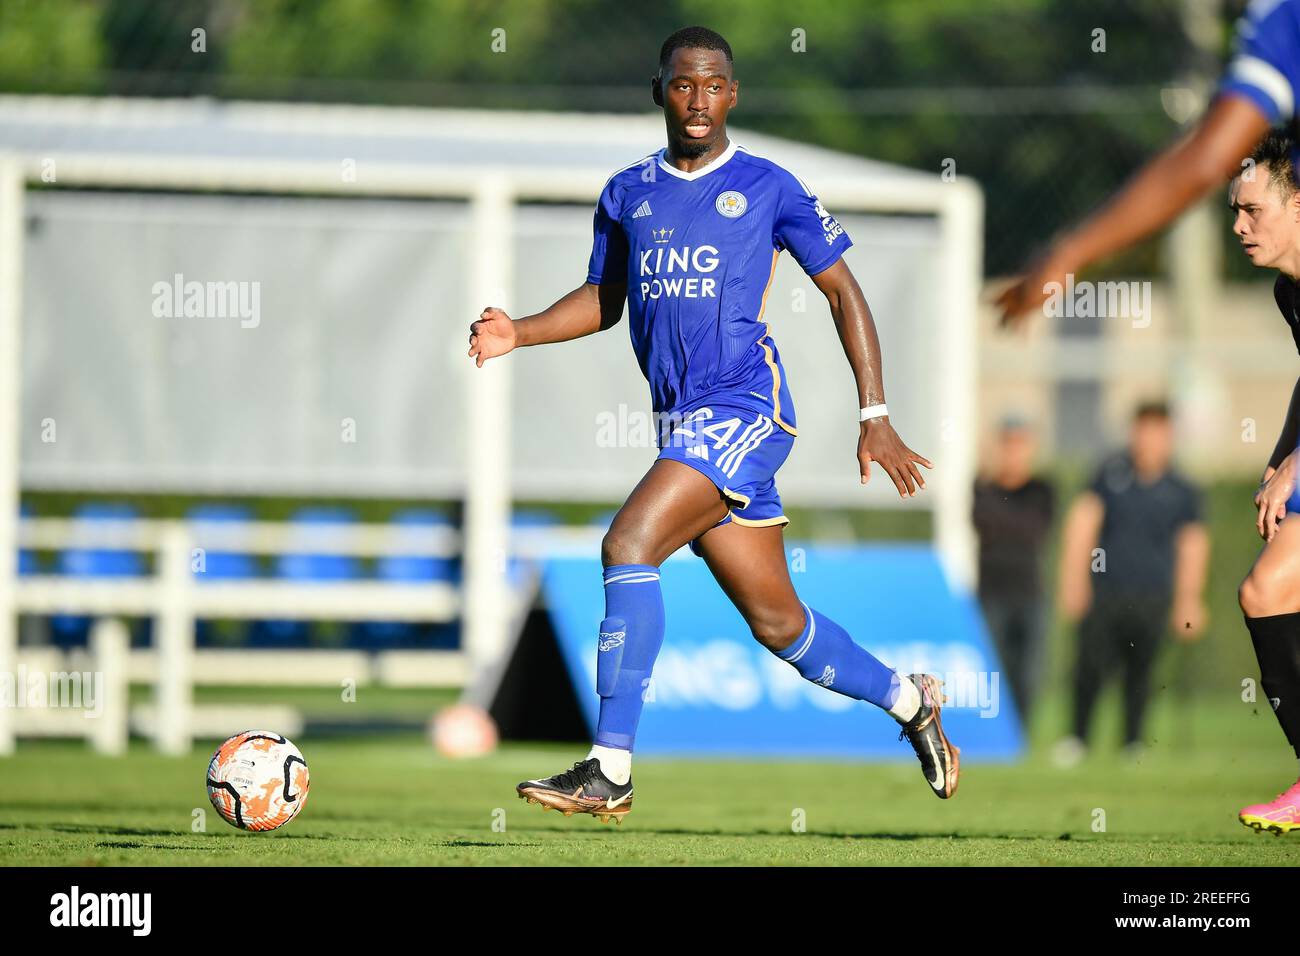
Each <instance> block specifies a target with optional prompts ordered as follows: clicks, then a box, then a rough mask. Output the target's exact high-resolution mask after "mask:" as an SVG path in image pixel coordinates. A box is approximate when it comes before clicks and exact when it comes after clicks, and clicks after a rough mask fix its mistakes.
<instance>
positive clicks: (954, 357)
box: [933, 179, 984, 592]
mask: <svg viewBox="0 0 1300 956" xmlns="http://www.w3.org/2000/svg"><path fill="white" fill-rule="evenodd" d="M944 188H945V189H946V190H947V191H948V192H947V199H946V201H945V202H944V204H943V208H942V211H941V213H940V216H939V223H940V225H939V229H940V235H941V239H940V242H941V245H942V249H943V254H942V260H943V273H944V276H945V279H944V286H943V293H942V295H941V296H940V308H941V309H942V310H943V314H944V319H945V321H944V323H943V329H944V332H943V340H942V343H941V348H940V350H939V368H938V369H936V372H937V373H938V374H937V375H936V380H937V381H938V384H939V388H940V390H941V393H940V403H939V407H940V415H941V418H942V422H941V425H940V431H939V434H940V437H941V439H942V445H941V447H940V448H939V449H937V450H936V452H935V457H936V458H937V459H941V460H936V461H935V469H936V471H941V472H942V478H941V480H940V481H939V482H938V483H937V484H938V489H937V491H938V500H937V501H936V502H935V508H934V517H933V520H934V522H935V528H934V535H935V544H936V547H937V550H938V553H939V557H940V560H941V561H942V562H943V567H944V571H945V572H946V573H947V575H948V580H949V583H950V584H951V585H952V586H953V587H956V588H960V589H962V590H965V591H967V592H969V591H972V590H974V587H975V578H976V544H977V543H976V539H975V529H974V526H973V525H972V523H971V507H972V504H973V501H974V488H973V487H972V485H973V482H974V475H975V465H976V462H975V459H976V449H977V448H978V439H979V436H978V435H977V434H976V429H977V428H978V427H979V415H978V407H977V405H978V395H979V390H978V386H977V381H976V367H977V365H978V362H979V354H978V349H979V334H978V333H979V330H978V328H977V323H978V322H979V295H980V282H981V263H982V262H983V261H984V255H983V249H984V235H983V219H984V198H983V196H982V195H981V193H980V191H979V188H978V187H976V186H975V185H974V184H973V183H972V182H970V181H969V180H966V179H958V180H956V181H954V182H951V183H946V184H945V185H944Z"/></svg>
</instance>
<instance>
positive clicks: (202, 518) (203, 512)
mask: <svg viewBox="0 0 1300 956" xmlns="http://www.w3.org/2000/svg"><path fill="white" fill-rule="evenodd" d="M185 518H186V520H188V521H190V522H191V523H192V524H195V525H199V526H200V528H199V529H198V534H197V540H196V542H195V543H196V545H197V546H199V547H203V548H204V554H203V570H202V571H193V574H194V577H195V579H196V580H197V581H199V582H203V581H237V580H246V579H248V578H255V577H258V574H259V568H258V562H257V556H256V555H253V554H245V553H243V552H239V551H211V550H207V548H206V546H205V545H204V541H203V532H202V527H201V526H202V525H205V524H207V525H212V524H219V523H220V522H223V521H252V520H253V509H252V508H249V507H248V506H247V505H237V504H224V503H223V504H217V503H209V504H201V505H195V506H194V507H193V508H190V509H189V510H188V511H186V512H185ZM250 633H251V627H250V625H249V623H248V622H246V621H211V620H206V619H203V618H200V619H199V620H197V621H195V622H194V638H195V642H196V643H197V644H198V646H199V647H213V646H220V647H229V646H237V645H240V644H246V643H248V640H249V635H250Z"/></svg>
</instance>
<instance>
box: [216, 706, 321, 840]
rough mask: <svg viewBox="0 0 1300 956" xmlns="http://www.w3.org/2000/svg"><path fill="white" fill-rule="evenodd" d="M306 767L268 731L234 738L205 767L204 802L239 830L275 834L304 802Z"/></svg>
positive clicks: (289, 745)
mask: <svg viewBox="0 0 1300 956" xmlns="http://www.w3.org/2000/svg"><path fill="white" fill-rule="evenodd" d="M309 784H310V776H309V774H308V772H307V761H305V760H304V759H303V757H302V753H301V752H299V750H298V748H297V747H295V746H294V745H293V742H292V741H290V740H289V739H288V738H287V737H283V736H281V735H280V734H277V733H272V732H271V731H268V730H246V731H244V732H243V733H242V734H235V736H233V737H231V738H230V739H229V740H227V741H226V742H225V743H223V744H222V745H221V746H220V747H218V748H217V752H216V753H214V754H213V755H212V760H211V762H209V764H208V799H209V800H211V801H212V805H213V806H214V807H215V808H216V810H217V813H219V814H221V817H222V819H224V820H225V821H226V822H227V823H229V824H231V825H232V826H236V827H239V829H241V830H275V829H277V828H279V827H282V826H284V825H285V824H286V823H288V822H289V821H290V820H292V819H293V818H294V817H296V816H297V815H298V814H299V813H300V812H301V811H302V808H303V805H304V804H305V803H306V802H307V790H308V786H309Z"/></svg>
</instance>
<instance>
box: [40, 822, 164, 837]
mask: <svg viewBox="0 0 1300 956" xmlns="http://www.w3.org/2000/svg"><path fill="white" fill-rule="evenodd" d="M22 828H23V829H24V830H53V831H54V832H55V833H93V834H96V835H99V836H121V837H174V836H178V833H177V831H175V830H142V829H140V828H139V827H112V826H104V825H103V824H102V823H25V824H23V826H22Z"/></svg>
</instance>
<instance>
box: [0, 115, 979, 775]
mask: <svg viewBox="0 0 1300 956" xmlns="http://www.w3.org/2000/svg"><path fill="white" fill-rule="evenodd" d="M743 118H744V116H743V112H742V113H740V114H739V119H741V120H742V121H743ZM575 131H578V132H576V133H575ZM731 137H732V139H733V140H734V141H735V142H737V143H739V144H740V145H742V146H745V147H746V148H747V149H749V150H750V151H751V152H753V153H755V154H758V155H760V156H765V157H767V158H769V159H771V160H774V161H775V162H777V163H780V164H781V165H783V166H785V167H787V168H788V169H790V170H791V171H792V172H794V173H795V174H797V175H798V176H799V177H800V178H801V179H803V180H804V181H805V182H806V183H808V185H809V186H810V188H811V189H812V190H813V191H814V192H815V193H816V194H817V195H818V196H819V197H820V198H821V200H822V201H823V203H824V204H825V205H826V207H827V208H828V209H829V211H830V212H831V213H832V214H833V215H835V216H836V217H837V218H838V219H839V220H840V222H841V223H842V224H843V226H844V228H845V229H846V231H847V232H848V233H849V235H850V236H851V238H852V239H853V240H854V243H855V245H854V248H853V249H852V250H851V251H850V253H849V254H848V256H847V257H846V258H847V261H848V262H849V264H850V266H851V267H852V268H853V270H854V273H855V274H856V276H857V278H858V280H859V282H860V283H861V285H862V288H863V290H864V292H865V293H866V296H867V299H868V301H869V302H870V304H871V306H872V310H873V313H874V315H875V318H876V323H877V326H878V327H879V330H880V335H881V343H882V348H883V351H884V371H885V386H886V394H887V398H888V402H889V406H890V410H891V419H892V421H893V423H894V425H895V427H896V428H897V430H898V431H899V433H900V435H901V436H902V437H903V439H904V441H906V442H907V443H908V444H909V445H911V447H913V448H915V449H916V450H917V451H918V452H920V453H921V454H923V455H925V456H927V457H929V458H930V459H932V460H933V461H934V462H935V465H936V468H935V470H934V471H933V472H931V473H928V474H927V475H926V479H927V483H928V485H929V491H928V492H927V493H926V494H925V495H923V496H922V497H921V498H919V499H917V500H914V501H911V502H908V503H906V504H903V505H901V506H903V507H929V508H931V509H932V510H933V513H934V515H933V517H934V522H933V524H934V529H935V546H936V548H937V550H938V552H939V553H940V555H941V556H942V558H943V561H944V565H945V567H946V568H947V570H948V573H949V576H950V578H951V580H952V581H953V583H954V584H955V585H956V586H958V587H963V588H966V587H969V586H970V585H971V584H972V583H973V577H974V570H973V564H974V560H973V559H974V539H973V533H972V530H971V528H970V520H969V514H970V493H971V487H970V486H971V480H972V477H973V474H974V456H975V423H976V414H975V412H976V409H975V394H976V392H975V369H976V354H975V341H976V327H975V322H976V307H977V297H978V294H979V289H980V281H981V260H982V239H981V236H982V197H981V194H980V191H979V189H978V187H976V186H975V185H974V184H973V183H972V182H970V181H969V180H966V179H963V178H961V177H956V178H951V177H943V176H941V175H940V173H939V171H938V170H936V171H935V172H934V173H933V174H930V173H920V172H916V171H913V170H908V169H904V168H900V167H896V166H892V165H888V164H884V163H880V162H874V161H870V160H866V159H861V158H858V157H853V156H848V155H845V154H841V153H836V152H833V151H829V150H825V149H821V148H817V147H812V146H807V145H803V144H800V143H795V142H791V141H788V140H784V139H778V138H774V137H771V136H765V135H759V134H754V133H749V132H746V131H745V130H743V129H741V128H733V129H732V131H731ZM662 144H663V125H662V119H661V117H660V116H659V115H658V114H650V115H645V116H622V115H617V116H615V115H609V116H605V115H600V116H594V115H591V114H576V113H575V114H555V113H509V112H491V111H468V110H464V111H462V110H420V109H389V108H369V107H367V108H361V107H348V106H307V105H287V104H254V103H219V102H212V101H207V100H147V99H85V98H60V97H15V96H0V672H3V671H6V670H12V661H13V657H14V653H15V651H14V648H15V636H14V630H15V623H14V622H15V614H16V611H17V610H20V609H25V610H31V609H32V607H33V602H32V601H31V600H25V599H24V597H23V594H24V592H23V588H25V587H27V585H26V584H24V582H23V580H22V579H20V578H19V577H18V575H17V569H16V563H15V562H16V554H17V550H18V546H19V542H20V539H21V540H23V541H24V542H25V543H26V544H27V546H29V547H30V546H32V541H33V537H32V536H31V535H26V536H24V535H22V534H20V523H19V518H18V500H19V493H20V490H24V489H26V490H57V489H69V490H71V489H75V490H78V491H85V492H96V491H100V492H144V493H150V492H157V493H164V492H171V493H183V494H203V493H211V494H252V495H257V494H266V495H301V496H313V495H328V496H340V495H345V496H355V497H367V496H385V497H402V498H447V499H461V500H463V501H464V502H465V523H464V527H463V528H462V529H461V532H462V533H461V535H460V536H459V537H458V538H457V542H458V544H457V547H459V548H461V549H463V560H464V567H465V576H464V584H463V587H462V588H461V591H460V593H459V594H455V595H452V596H451V598H453V599H454V607H453V611H454V612H455V613H460V614H462V615H463V619H464V630H463V634H464V649H465V654H466V655H467V666H468V672H469V673H470V674H471V675H472V674H474V673H475V672H477V671H479V670H480V669H482V668H489V667H491V666H493V664H494V663H495V662H496V661H497V658H498V657H499V656H500V653H501V649H502V648H503V647H504V646H505V644H506V637H507V631H508V628H509V626H510V624H509V617H510V611H509V606H508V601H506V600H504V599H503V595H504V594H505V592H506V581H505V564H504V561H503V560H502V556H503V555H504V554H506V553H507V552H508V551H509V550H510V548H511V543H510V531H509V528H510V524H509V516H510V509H511V503H512V501H514V500H520V499H531V500H606V501H620V500H622V498H623V497H624V496H625V495H626V494H627V492H628V491H630V489H631V488H632V486H633V485H634V484H635V482H636V481H637V480H638V479H639V478H640V476H641V475H642V474H643V473H644V472H645V470H646V468H647V467H648V466H649V464H650V462H651V461H652V460H653V458H654V454H655V449H654V447H653V442H654V439H653V429H652V428H651V427H650V425H649V421H650V419H649V414H650V407H649V395H648V390H647V388H646V386H645V382H644V380H643V379H642V377H641V375H640V372H639V370H638V368H637V366H636V361H635V357H634V356H633V355H632V352H631V348H630V346H629V344H628V341H627V333H626V331H624V329H623V326H622V325H620V326H618V327H616V328H615V329H613V330H611V331H610V332H606V333H604V334H601V335H596V336H591V337H589V338H587V339H583V340H581V341H579V342H575V343H568V344H566V345H565V346H564V347H562V348H561V347H555V348H550V349H537V350H524V351H521V352H519V353H516V354H515V355H513V356H511V357H509V358H508V359H506V360H504V361H493V362H489V363H488V365H487V366H485V367H484V368H483V369H475V368H474V365H473V362H472V361H471V360H469V359H468V358H467V357H466V356H465V352H466V349H467V337H468V325H469V323H470V321H471V320H472V319H473V318H474V317H476V316H477V314H478V312H479V310H480V309H481V307H482V306H484V305H488V304H495V305H501V306H503V307H504V308H506V309H507V311H509V312H510V313H511V314H512V315H514V316H516V317H518V316H520V315H524V314H527V313H529V312H533V311H537V310H539V309H541V308H544V307H545V306H547V305H549V304H550V303H551V302H552V301H554V300H555V299H556V298H558V297H559V296H560V295H562V294H564V293H565V292H567V291H569V290H571V289H573V288H575V287H576V286H578V285H580V284H581V283H582V282H583V281H584V280H585V270H586V263H587V256H588V253H589V250H590V241H591V214H592V209H593V205H594V202H595V200H596V197H597V195H598V194H599V192H600V189H601V187H602V184H603V183H604V182H605V180H606V179H607V178H608V177H609V175H610V174H611V173H612V172H613V171H615V170H617V169H619V168H622V167H624V166H627V165H628V164H629V163H633V162H636V161H637V160H638V159H640V158H641V157H644V156H646V155H647V154H649V153H651V152H652V151H654V150H655V149H657V148H659V147H661V146H662ZM193 283H198V285H199V287H201V288H202V289H203V290H204V292H205V294H204V296H202V297H201V298H202V301H203V303H204V304H203V306H202V307H198V308H197V309H196V311H197V312H198V313H199V314H181V313H185V312H186V310H185V308H184V307H183V305H182V303H183V301H184V300H185V299H186V298H187V297H188V292H187V291H186V290H188V289H190V288H192V287H193V286H192V284H193ZM765 318H766V319H767V320H768V321H769V323H770V325H771V330H772V335H773V337H774V338H775V340H776V342H777V344H778V346H779V348H780V350H781V355H782V359H783V362H784V364H785V367H786V371H787V374H788V376H789V381H790V388H791V393H792V395H793V397H794V401H795V405H796V409H797V414H798V420H799V438H798V440H797V441H796V443H795V449H794V452H793V453H792V455H791V457H790V459H789V460H788V461H787V463H786V465H785V467H784V468H783V469H782V472H781V479H780V488H781V493H782V497H783V499H784V500H785V501H786V503H787V504H793V505H833V506H840V507H852V506H862V507H895V506H900V502H899V499H898V496H897V493H896V492H895V491H894V489H893V486H892V484H891V483H890V482H889V480H888V479H887V478H886V477H884V476H883V474H881V473H880V472H879V471H877V472H876V475H875V477H874V478H873V480H872V481H871V483H870V484H869V485H868V486H867V487H866V488H863V487H862V486H861V485H860V483H859V481H858V475H857V465H856V461H855V457H854V455H855V451H856V442H857V422H856V409H857V402H856V396H855V394H854V393H855V389H854V384H853V379H852V374H851V371H850V369H849V366H848V363H847V361H846V360H845V359H844V356H843V352H842V350H841V347H840V345H839V342H838V339H837V336H836V332H835V328H834V324H833V322H832V320H831V318H830V315H829V310H828V309H827V308H826V306H825V303H824V301H823V300H822V298H821V296H820V294H819V293H818V292H817V291H816V289H815V287H814V286H813V285H812V283H811V281H809V280H808V279H807V278H806V277H805V276H804V275H803V273H802V272H801V271H800V270H799V268H798V266H797V265H796V264H795V263H794V262H793V261H791V260H790V257H788V256H782V257H781V261H780V263H779V265H778V268H777V273H776V277H775V279H774V282H773V287H772V291H771V293H770V295H769V297H768V306H767V314H766V316H765ZM49 422H54V423H55V424H56V427H57V434H58V439H57V441H49V440H48V435H47V434H45V433H48V430H49V429H48V423H49ZM43 435H44V436H45V437H44V438H43ZM47 530H49V529H47ZM257 530H258V531H259V533H260V534H262V536H263V538H265V537H266V536H267V533H268V529H265V528H262V529H257ZM799 531H800V529H798V528H794V529H792V534H795V535H797V534H798V533H799ZM270 536H271V537H272V538H274V534H271V535H270ZM36 537H38V538H41V540H42V541H45V542H46V543H44V544H40V545H39V546H42V547H45V546H50V544H49V542H51V541H54V540H55V539H57V535H56V534H54V531H53V530H51V531H50V534H49V535H46V536H44V537H43V538H42V537H41V535H36ZM161 537H166V535H161ZM161 537H160V538H159V540H161ZM145 538H147V539H149V540H150V541H152V540H154V539H153V538H151V537H150V536H149V535H145V536H144V538H141V540H144V539H145ZM174 546H175V549H176V550H177V553H180V554H183V553H184V549H183V542H182V541H181V540H180V539H176V540H175V542H174ZM266 547H267V548H273V547H274V544H273V543H272V544H268V545H266ZM171 577H172V578H173V579H178V578H183V577H184V575H179V576H178V575H177V574H172V575H171ZM159 578H160V579H164V580H165V579H167V578H168V572H167V569H166V568H165V567H160V571H159ZM68 593H73V597H71V598H68V597H65V598H61V599H60V602H61V603H60V602H56V603H59V606H60V607H63V608H65V609H75V608H76V607H81V606H82V605H81V604H79V603H78V602H77V600H76V599H75V593H74V592H68ZM158 593H159V595H163V594H165V590H160V591H159V592H158ZM270 593H271V592H269V591H268V592H267V594H268V595H270ZM103 600H104V601H107V603H102V602H101V604H100V605H96V607H99V608H100V610H101V611H103V612H104V613H109V612H111V611H112V607H113V605H112V600H111V599H103ZM153 600H154V599H153V598H146V597H140V598H139V599H138V601H137V602H136V603H137V604H140V607H137V606H136V605H134V604H133V605H132V610H131V611H129V613H140V612H141V608H144V609H146V610H147V609H148V608H149V607H152V606H153V605H152V604H151V603H150V602H151V601H153ZM157 600H158V601H163V600H164V598H163V597H158V599H157ZM276 600H278V601H279V603H276V604H275V605H274V607H273V608H272V607H269V606H268V607H260V606H259V604H258V599H257V598H256V596H255V595H253V596H250V594H244V595H243V596H242V597H240V601H243V602H244V605H246V606H245V607H244V610H245V611H246V612H247V613H248V614H249V615H252V614H255V613H268V614H269V613H270V612H271V611H273V610H274V611H275V612H277V613H288V612H291V611H292V610H293V603H292V602H289V603H288V604H286V603H285V601H284V600H280V599H276ZM376 600H377V601H378V600H379V599H378V598H376ZM384 600H387V599H384ZM267 601H268V602H269V601H271V597H269V596H268V598H267ZM394 601H395V604H394V607H395V613H396V614H397V615H398V616H399V617H401V616H402V615H408V616H410V615H411V614H414V613H415V612H413V611H411V610H410V608H408V607H406V605H402V604H401V601H396V599H394ZM47 603H48V602H47ZM83 603H84V602H83ZM209 603H211V602H209ZM397 605H401V606H397ZM384 606H385V605H383V602H382V601H380V602H379V605H378V606H376V607H374V608H370V609H369V612H370V613H373V612H376V611H382V610H383V607H384ZM210 610H219V608H213V609H210ZM119 613H128V612H126V611H120V612H119ZM439 613H441V612H439ZM417 616H418V615H417ZM177 622H178V623H177V624H176V625H175V627H174V629H173V631H174V633H173V636H172V638H171V640H172V641H173V642H175V643H176V644H177V645H178V646H179V645H183V644H184V642H185V641H187V640H188V641H190V642H192V633H189V634H187V633H186V624H185V623H184V622H185V618H184V616H181V617H178V618H177ZM191 631H192V628H191ZM162 693H163V691H162V687H161V684H160V694H162ZM185 699H186V697H185V694H181V695H179V696H178V697H177V698H176V700H177V701H178V702H179V703H177V704H176V707H177V708H180V709H181V710H183V707H184V700H185ZM164 712H165V713H166V712H168V711H167V710H166V708H164ZM7 733H8V732H7V731H6V725H5V720H4V718H3V717H2V716H0V752H3V751H4V750H5V749H7V746H11V744H12V737H11V736H7ZM187 740H188V738H187V737H186V735H185V734H184V733H183V732H178V733H177V734H176V735H175V737H174V739H173V741H172V744H171V747H170V749H179V748H182V747H183V746H185V745H187ZM6 741H8V744H6Z"/></svg>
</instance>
